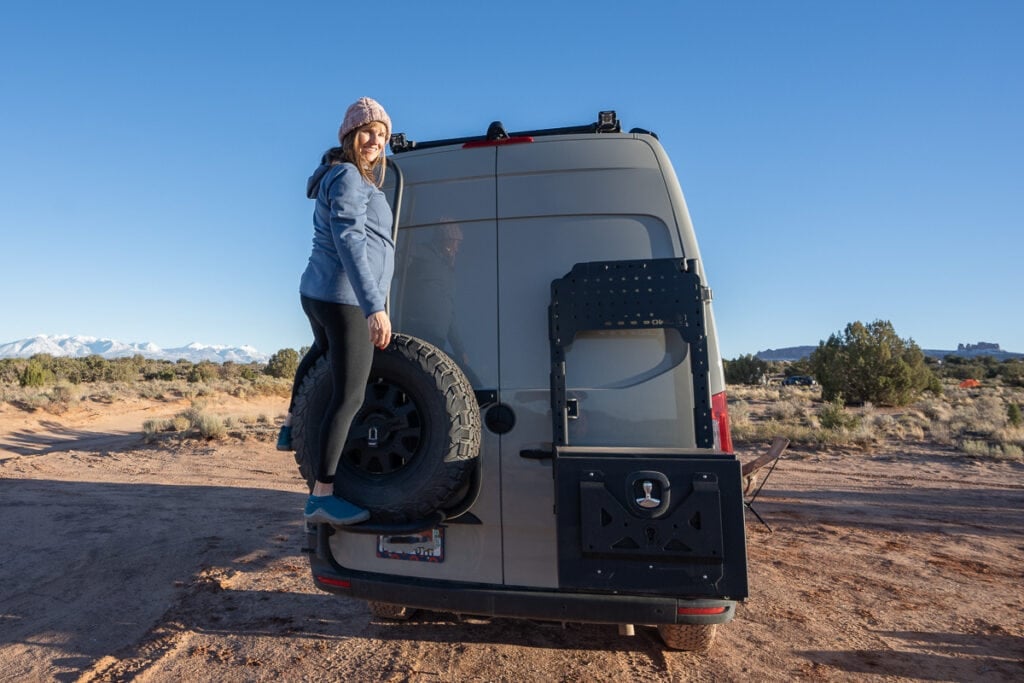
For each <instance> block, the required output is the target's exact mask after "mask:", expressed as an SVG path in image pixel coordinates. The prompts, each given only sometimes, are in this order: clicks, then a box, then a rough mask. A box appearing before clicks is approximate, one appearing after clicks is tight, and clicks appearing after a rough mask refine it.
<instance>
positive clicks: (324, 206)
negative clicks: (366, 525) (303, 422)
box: [279, 97, 395, 524]
mask: <svg viewBox="0 0 1024 683" xmlns="http://www.w3.org/2000/svg"><path fill="white" fill-rule="evenodd" d="M390 137H391V119H390V118H389V117H388V115H387V112H385V111H384V108H383V107H382V106H380V104H378V103H377V102H376V101H374V100H372V99H370V98H369V97H362V98H360V99H359V100H357V101H356V102H354V103H353V104H352V106H350V107H349V108H348V110H347V111H346V112H345V120H344V121H343V122H342V124H341V128H340V129H339V130H338V140H339V141H340V142H341V147H334V148H332V149H330V150H328V151H327V153H326V154H325V155H324V158H323V159H322V160H321V164H320V167H319V168H317V169H316V171H315V172H314V173H313V175H312V176H310V178H309V183H308V184H307V187H306V194H307V196H308V197H309V198H310V199H315V200H316V208H315V209H314V211H313V251H312V254H310V257H309V264H308V265H307V266H306V270H305V272H304V273H303V274H302V280H301V282H300V285H299V292H300V294H301V300H302V310H303V311H305V313H306V316H307V317H308V318H309V323H310V326H311V327H312V328H313V338H314V343H313V345H312V346H311V347H310V349H309V352H308V353H307V354H306V356H305V358H303V360H302V362H301V363H300V364H299V372H302V373H303V374H304V370H305V369H308V368H309V367H310V366H311V365H312V363H314V362H315V361H316V360H317V358H319V356H321V355H324V354H326V355H327V356H328V357H329V358H330V361H331V380H332V392H331V400H330V403H329V404H328V407H327V411H326V412H325V414H324V420H323V423H322V424H321V425H320V452H319V454H318V456H319V460H318V465H317V475H316V482H315V483H314V485H313V491H312V494H311V495H310V497H309V500H308V501H307V502H306V510H305V518H306V520H307V521H309V522H317V523H319V522H324V523H327V524H355V523H358V522H361V521H363V520H365V519H367V518H368V517H369V516H370V513H369V512H368V511H366V510H364V509H362V508H360V507H358V506H356V505H354V504H352V503H350V502H349V501H347V500H344V499H342V498H339V497H337V496H335V495H334V474H335V471H336V470H337V467H338V460H339V459H340V458H341V450H342V447H344V445H345V441H346V439H347V437H348V431H349V427H350V426H351V424H352V419H353V418H354V417H355V414H356V412H357V411H358V410H359V408H360V406H361V405H362V403H363V395H364V392H365V390H366V381H367V379H368V378H369V376H370V365H371V363H372V362H373V348H374V347H375V346H376V347H377V348H379V349H383V348H385V347H387V345H388V344H389V343H390V342H391V320H390V319H389V318H388V314H387V313H386V312H385V311H384V302H385V301H386V300H387V296H388V288H389V287H390V285H391V276H392V273H393V272H394V255H395V243H394V241H393V239H392V237H391V224H392V216H391V208H390V207H389V206H388V203H387V202H386V201H385V199H384V193H382V192H381V191H380V186H381V185H382V184H383V182H384V169H385V166H384V145H385V144H387V142H388V140H389V139H390ZM289 431H290V429H289ZM289 437H290V434H289ZM289 440H290V439H289ZM279 447H280V444H279Z"/></svg>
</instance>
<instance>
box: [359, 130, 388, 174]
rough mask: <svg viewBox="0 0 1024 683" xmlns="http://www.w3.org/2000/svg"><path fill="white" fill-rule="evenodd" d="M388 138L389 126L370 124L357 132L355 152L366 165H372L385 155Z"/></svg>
mask: <svg viewBox="0 0 1024 683" xmlns="http://www.w3.org/2000/svg"><path fill="white" fill-rule="evenodd" d="M387 137H388V129H387V126H385V125H384V124H383V123H381V122H380V121H374V122H373V123H368V124H366V125H365V126H363V127H362V128H360V129H358V130H357V131H356V139H355V152H356V154H357V155H358V156H359V158H360V159H361V160H362V162H363V163H364V164H367V165H370V164H372V163H373V162H375V161H377V158H378V157H380V155H381V154H383V153H384V145H386V144H387V142H388V140H387Z"/></svg>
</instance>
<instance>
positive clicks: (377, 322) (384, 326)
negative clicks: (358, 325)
mask: <svg viewBox="0 0 1024 683" xmlns="http://www.w3.org/2000/svg"><path fill="white" fill-rule="evenodd" d="M366 326H367V327H369V328H370V343H371V344H373V345H374V346H376V347H377V348H378V349H386V348H387V347H388V344H390V343H391V318H389V317H388V314H387V313H385V312H384V311H377V312H376V313H371V314H370V317H369V318H367V319H366Z"/></svg>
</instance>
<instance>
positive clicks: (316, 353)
mask: <svg viewBox="0 0 1024 683" xmlns="http://www.w3.org/2000/svg"><path fill="white" fill-rule="evenodd" d="M302 310H303V311H305V312H306V316H307V317H308V318H309V324H310V326H311V327H312V328H313V345H312V346H310V347H309V351H307V352H306V355H305V356H303V358H302V362H300V363H299V369H298V371H297V372H296V375H295V385H296V386H295V388H293V389H292V400H294V397H295V393H296V391H295V389H296V388H297V385H298V384H299V383H300V382H301V381H302V378H303V377H305V374H306V372H307V371H308V370H309V369H310V368H312V367H313V365H314V364H315V363H316V361H317V360H318V359H319V358H320V356H322V355H324V354H327V357H328V358H329V359H330V361H331V401H330V403H328V404H327V410H326V411H325V412H324V421H323V423H321V425H320V453H319V463H318V465H317V476H316V478H317V481H322V482H325V483H332V482H333V481H334V473H335V472H336V471H337V469H338V460H340V459H341V449H342V448H343V447H344V445H345V440H346V439H347V438H348V430H349V428H350V427H351V426H352V419H353V418H354V417H355V416H356V413H357V412H359V408H360V407H362V405H363V396H364V395H365V393H366V380H367V379H368V378H369V377H370V366H371V365H372V364H373V344H372V343H370V333H369V330H368V328H367V326H366V317H365V316H364V315H363V312H362V310H361V309H360V308H359V307H358V306H349V305H347V304H333V303H328V302H326V301H318V300H316V299H310V298H309V297H305V296H303V297H302Z"/></svg>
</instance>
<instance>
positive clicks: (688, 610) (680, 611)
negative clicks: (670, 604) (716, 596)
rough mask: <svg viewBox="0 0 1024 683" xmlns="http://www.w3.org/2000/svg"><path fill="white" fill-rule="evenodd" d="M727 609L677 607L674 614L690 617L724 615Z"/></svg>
mask: <svg viewBox="0 0 1024 683" xmlns="http://www.w3.org/2000/svg"><path fill="white" fill-rule="evenodd" d="M728 609H729V608H728V607H677V608H676V614H690V615H694V614H696V615H701V616H703V615H709V614H725V612H726V610H728Z"/></svg>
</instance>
